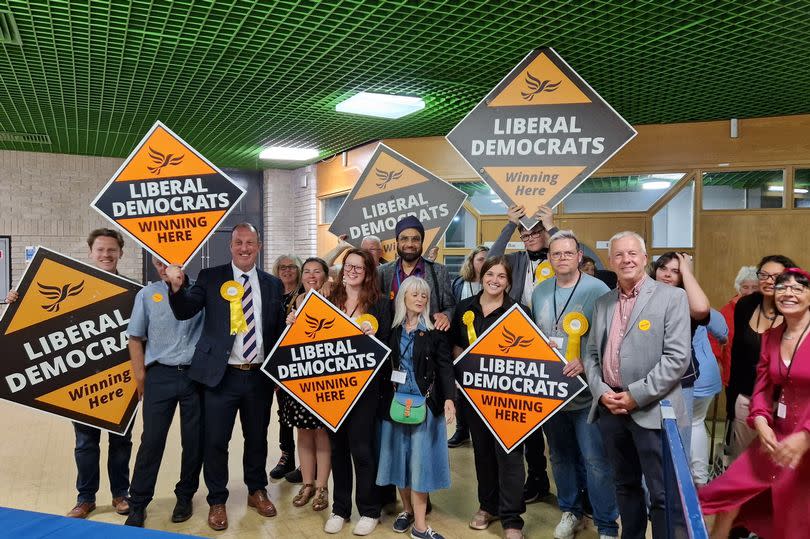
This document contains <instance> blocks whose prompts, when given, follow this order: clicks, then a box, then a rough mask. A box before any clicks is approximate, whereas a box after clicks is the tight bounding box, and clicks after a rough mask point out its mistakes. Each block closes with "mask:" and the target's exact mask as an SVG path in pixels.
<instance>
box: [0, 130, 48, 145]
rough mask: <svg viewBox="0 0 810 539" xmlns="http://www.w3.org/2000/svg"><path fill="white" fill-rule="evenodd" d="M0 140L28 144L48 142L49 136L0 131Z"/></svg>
mask: <svg viewBox="0 0 810 539" xmlns="http://www.w3.org/2000/svg"><path fill="white" fill-rule="evenodd" d="M0 142H27V143H28V144H50V143H51V137H50V136H48V135H40V134H38V133H8V132H3V131H0Z"/></svg>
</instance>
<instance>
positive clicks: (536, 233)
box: [520, 230, 543, 241]
mask: <svg viewBox="0 0 810 539" xmlns="http://www.w3.org/2000/svg"><path fill="white" fill-rule="evenodd" d="M542 234H543V231H542V230H535V231H534V232H526V233H525V234H521V235H520V239H522V240H523V241H526V240H528V239H530V238H539V237H540V236H541V235H542Z"/></svg>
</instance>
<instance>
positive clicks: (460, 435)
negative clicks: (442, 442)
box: [447, 429, 470, 449]
mask: <svg viewBox="0 0 810 539" xmlns="http://www.w3.org/2000/svg"><path fill="white" fill-rule="evenodd" d="M469 441H470V431H469V429H456V432H454V433H453V435H452V436H451V437H450V439H449V440H447V447H449V448H451V449H452V448H454V447H459V446H462V445H464V444H466V443H468V442H469Z"/></svg>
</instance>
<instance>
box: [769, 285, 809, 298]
mask: <svg viewBox="0 0 810 539" xmlns="http://www.w3.org/2000/svg"><path fill="white" fill-rule="evenodd" d="M805 290H807V287H806V286H804V285H801V284H778V285H776V286H774V287H773V291H774V292H775V293H777V294H787V293H788V292H790V293H792V294H795V295H797V296H798V295H799V294H801V293H802V292H804V291H805Z"/></svg>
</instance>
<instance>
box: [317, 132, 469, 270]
mask: <svg viewBox="0 0 810 539" xmlns="http://www.w3.org/2000/svg"><path fill="white" fill-rule="evenodd" d="M466 198H467V195H466V194H465V193H464V192H463V191H460V190H459V189H456V188H455V187H453V186H452V185H450V184H449V183H447V182H446V181H444V180H442V179H441V178H439V177H438V176H436V175H434V174H433V173H432V172H430V171H428V170H425V169H424V168H422V167H420V166H419V165H417V164H416V163H414V162H413V161H411V160H410V159H408V158H407V157H405V156H403V155H401V154H399V153H397V152H395V151H394V150H392V149H391V148H389V147H388V146H386V145H385V144H380V145H379V146H377V149H376V150H375V151H374V154H373V155H372V156H371V160H370V161H369V162H368V165H366V168H365V169H364V170H363V173H362V174H360V178H359V179H358V180H357V183H356V184H355V186H354V189H352V192H351V193H349V196H348V197H346V201H345V202H344V203H343V205H342V206H341V207H340V210H339V211H338V213H337V215H336V216H335V219H334V220H333V221H332V224H331V225H330V227H329V232H331V233H332V234H334V235H336V236H339V235H341V234H346V235H347V236H348V238H347V240H346V241H348V242H349V243H351V244H352V245H354V246H356V247H359V246H360V242H361V241H362V240H363V238H364V237H365V236H377V237H379V238H380V240H382V244H383V256H385V258H387V259H388V260H393V259H394V257H395V256H396V234H395V231H394V230H395V228H396V226H397V222H398V221H399V220H400V219H402V218H403V217H405V216H406V215H413V216H416V217H417V218H418V219H419V220H420V221H421V222H422V225H423V226H424V227H425V237H424V241H423V242H422V248H423V250H424V251H425V252H427V250H428V249H430V248H431V247H433V246H434V245H436V244H437V243H439V240H440V239H441V238H442V236H443V235H444V232H445V231H446V230H447V227H448V226H450V223H451V222H452V220H453V217H454V216H455V215H456V212H458V210H459V208H461V205H462V204H464V200H466Z"/></svg>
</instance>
